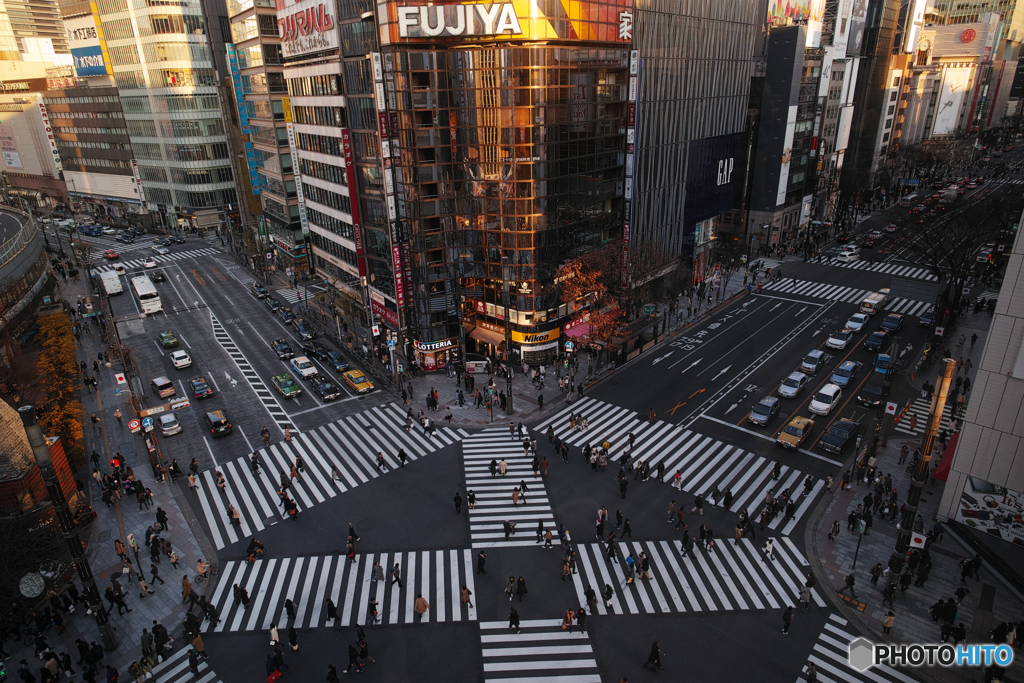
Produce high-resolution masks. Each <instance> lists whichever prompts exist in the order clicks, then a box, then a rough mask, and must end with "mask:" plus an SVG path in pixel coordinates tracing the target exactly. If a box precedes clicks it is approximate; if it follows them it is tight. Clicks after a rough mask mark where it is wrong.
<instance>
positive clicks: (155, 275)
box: [149, 270, 167, 282]
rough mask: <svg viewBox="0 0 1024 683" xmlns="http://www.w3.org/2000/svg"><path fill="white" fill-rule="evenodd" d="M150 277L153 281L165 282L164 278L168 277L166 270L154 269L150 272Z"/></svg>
mask: <svg viewBox="0 0 1024 683" xmlns="http://www.w3.org/2000/svg"><path fill="white" fill-rule="evenodd" d="M149 279H150V280H152V281H153V282H163V281H164V280H166V279H167V276H166V275H164V271H162V270H154V271H153V272H152V273H150V274H149Z"/></svg>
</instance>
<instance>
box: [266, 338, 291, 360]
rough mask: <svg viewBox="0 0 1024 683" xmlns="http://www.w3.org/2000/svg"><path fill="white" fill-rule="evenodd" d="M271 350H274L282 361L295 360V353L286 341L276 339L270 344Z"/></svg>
mask: <svg viewBox="0 0 1024 683" xmlns="http://www.w3.org/2000/svg"><path fill="white" fill-rule="evenodd" d="M270 348H272V349H273V350H274V353H276V354H277V357H278V358H280V359H281V360H288V359H289V358H295V352H294V351H292V347H291V346H290V345H289V344H288V342H287V341H285V340H284V339H275V340H274V341H272V342H270Z"/></svg>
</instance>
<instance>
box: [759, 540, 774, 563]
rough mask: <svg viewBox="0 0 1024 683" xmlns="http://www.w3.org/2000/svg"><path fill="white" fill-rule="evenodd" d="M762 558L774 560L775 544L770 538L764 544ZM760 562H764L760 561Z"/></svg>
mask: <svg viewBox="0 0 1024 683" xmlns="http://www.w3.org/2000/svg"><path fill="white" fill-rule="evenodd" d="M764 556H765V558H767V559H769V560H772V561H774V560H775V543H774V541H773V540H772V539H770V538H769V539H768V540H767V541H765V542H764ZM762 561H764V560H763V559H762Z"/></svg>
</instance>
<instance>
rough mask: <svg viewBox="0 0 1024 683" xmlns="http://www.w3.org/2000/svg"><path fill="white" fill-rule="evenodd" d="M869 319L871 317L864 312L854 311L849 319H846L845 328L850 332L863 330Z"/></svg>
mask: <svg viewBox="0 0 1024 683" xmlns="http://www.w3.org/2000/svg"><path fill="white" fill-rule="evenodd" d="M870 321H871V317H870V316H868V315H865V314H864V313H854V314H853V315H851V316H850V319H849V320H847V321H846V329H848V330H850V331H851V332H863V331H864V326H865V325H867V324H868V322H870Z"/></svg>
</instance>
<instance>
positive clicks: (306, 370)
mask: <svg viewBox="0 0 1024 683" xmlns="http://www.w3.org/2000/svg"><path fill="white" fill-rule="evenodd" d="M291 366H292V370H294V371H295V372H296V374H298V375H299V377H301V378H302V379H310V378H311V377H316V376H317V375H319V374H320V373H319V372H318V371H317V369H316V366H315V365H313V361H311V360H309V359H308V358H306V357H305V356H297V357H296V358H292V360H291Z"/></svg>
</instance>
